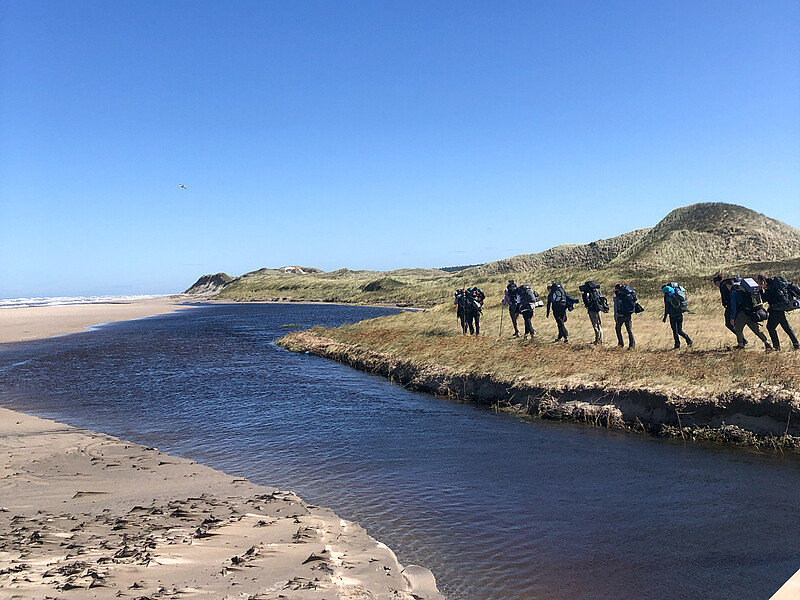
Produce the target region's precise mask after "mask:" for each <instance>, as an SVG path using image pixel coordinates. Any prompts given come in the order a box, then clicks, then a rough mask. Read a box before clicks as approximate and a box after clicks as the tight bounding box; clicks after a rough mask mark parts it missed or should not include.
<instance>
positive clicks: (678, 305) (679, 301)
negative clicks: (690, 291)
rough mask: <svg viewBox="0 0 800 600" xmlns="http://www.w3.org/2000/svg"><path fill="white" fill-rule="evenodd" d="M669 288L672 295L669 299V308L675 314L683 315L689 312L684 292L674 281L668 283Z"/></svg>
mask: <svg viewBox="0 0 800 600" xmlns="http://www.w3.org/2000/svg"><path fill="white" fill-rule="evenodd" d="M669 287H671V288H672V289H673V292H674V293H673V294H672V295H671V296H670V297H669V306H670V308H671V309H672V310H674V311H675V312H678V311H680V312H682V313H685V312H686V311H687V310H689V301H688V298H687V297H686V290H685V289H684V288H682V287H681V286H680V284H678V283H675V282H674V281H672V282H670V284H669Z"/></svg>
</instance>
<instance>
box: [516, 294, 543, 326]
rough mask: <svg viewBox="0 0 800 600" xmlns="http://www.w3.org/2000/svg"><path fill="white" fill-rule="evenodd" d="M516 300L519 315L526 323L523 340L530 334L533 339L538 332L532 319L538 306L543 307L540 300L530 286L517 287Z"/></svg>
mask: <svg viewBox="0 0 800 600" xmlns="http://www.w3.org/2000/svg"><path fill="white" fill-rule="evenodd" d="M515 299H516V303H517V307H518V308H519V314H521V315H522V320H523V321H524V322H525V333H523V334H522V339H525V337H526V336H527V335H528V334H530V336H531V339H533V338H534V337H535V336H536V331H534V329H533V323H532V322H531V319H533V309H534V308H535V307H536V306H537V305H539V306H540V305H541V304H540V303H539V298H538V297H537V295H536V292H534V291H533V290H532V289H531V286H529V285H521V286H519V287H517V289H516V292H515Z"/></svg>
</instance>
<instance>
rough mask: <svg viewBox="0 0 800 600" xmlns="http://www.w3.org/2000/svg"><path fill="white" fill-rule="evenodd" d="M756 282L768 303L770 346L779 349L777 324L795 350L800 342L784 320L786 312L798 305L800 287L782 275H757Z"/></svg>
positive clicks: (799, 347) (799, 303)
mask: <svg viewBox="0 0 800 600" xmlns="http://www.w3.org/2000/svg"><path fill="white" fill-rule="evenodd" d="M758 284H759V285H760V286H761V289H762V290H763V291H764V299H765V300H766V301H767V302H768V303H769V310H768V311H767V314H768V315H769V318H768V319H767V332H769V337H770V339H771V340H772V347H773V348H774V349H775V350H780V349H781V341H780V339H778V325H780V326H781V327H783V331H784V332H785V333H786V335H788V336H789V339H790V340H791V342H792V345H793V346H794V349H795V350H800V343H798V341H797V336H796V335H795V334H794V330H793V329H792V326H791V325H790V324H789V321H787V320H786V313H787V311H790V310H795V309H796V308H799V307H800V301H799V300H798V299H800V287H798V286H797V285H795V284H794V283H789V282H788V281H787V280H786V279H785V278H784V277H766V276H765V275H759V276H758Z"/></svg>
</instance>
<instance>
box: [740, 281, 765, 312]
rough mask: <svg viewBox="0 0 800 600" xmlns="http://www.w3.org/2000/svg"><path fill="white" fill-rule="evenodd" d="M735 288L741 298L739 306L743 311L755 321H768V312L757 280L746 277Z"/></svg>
mask: <svg viewBox="0 0 800 600" xmlns="http://www.w3.org/2000/svg"><path fill="white" fill-rule="evenodd" d="M735 286H736V287H735V289H736V292H737V295H738V297H739V306H740V307H741V308H742V310H743V311H744V312H746V313H747V314H748V315H750V318H751V319H753V320H754V321H764V320H766V318H767V311H766V310H765V309H764V300H763V299H762V298H761V288H760V287H759V286H758V284H757V283H756V282H755V280H754V279H751V278H750V277H745V278H744V279H742V280H741V281H740V282H738V283H737V284H735Z"/></svg>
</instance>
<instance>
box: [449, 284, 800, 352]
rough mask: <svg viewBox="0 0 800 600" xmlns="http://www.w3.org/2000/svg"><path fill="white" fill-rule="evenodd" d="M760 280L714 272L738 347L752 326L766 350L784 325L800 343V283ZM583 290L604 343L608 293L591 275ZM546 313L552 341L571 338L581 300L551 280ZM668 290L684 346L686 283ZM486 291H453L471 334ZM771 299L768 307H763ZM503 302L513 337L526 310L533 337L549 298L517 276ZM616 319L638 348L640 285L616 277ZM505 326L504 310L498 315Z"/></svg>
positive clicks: (667, 304) (668, 308)
mask: <svg viewBox="0 0 800 600" xmlns="http://www.w3.org/2000/svg"><path fill="white" fill-rule="evenodd" d="M756 279H757V281H756V280H754V279H752V278H741V277H739V276H730V277H723V276H722V274H717V275H715V276H714V279H713V282H714V284H715V285H717V286H718V287H719V289H720V294H721V299H722V305H723V307H724V308H725V326H726V327H727V328H728V329H730V330H731V331H732V332H733V333H735V334H736V339H737V345H736V347H737V348H744V346H745V344H747V340H746V339H745V338H744V328H745V327H749V328H750V329H751V330H752V331H753V333H755V335H756V336H758V338H759V339H760V340H761V341H762V342H764V346H765V348H766V349H767V350H772V349H773V348H774V349H775V350H780V340H779V339H778V332H777V328H778V325H780V326H781V327H782V328H783V330H784V331H785V332H786V334H787V335H788V336H789V339H790V340H791V341H792V344H793V345H794V348H795V350H797V349H800V346H798V340H797V337H796V336H795V334H794V331H793V330H792V327H791V325H789V322H788V321H787V319H786V312H787V311H790V310H794V309H796V308H800V287H798V286H797V285H795V284H794V283H789V282H788V281H787V280H786V279H785V278H783V277H766V276H764V275H759V276H758V277H757V278H756ZM578 289H579V290H580V291H581V300H582V301H583V304H584V306H585V308H586V311H587V313H588V315H589V321H590V322H591V324H592V329H593V330H594V336H595V337H594V342H593V343H594V344H597V345H601V344H602V343H603V327H602V318H601V314H602V313H608V312H610V311H611V307H609V303H608V299H607V298H606V297H605V296H603V294H602V292H601V291H600V284H599V283H597V282H596V281H587V282H586V283H584V284H583V285H581V286H579V288H578ZM547 292H548V293H547V303H546V317H548V318H549V317H550V313H551V312H552V313H553V318H554V319H555V321H556V325H557V327H558V337H556V339H554V340H553V341H554V342H567V341H568V340H569V331H568V330H567V326H566V323H567V314H568V313H569V311H571V310H573V309H574V308H575V305H576V304H578V303H579V302H580V301H581V300H578V299H576V298H573V297H572V296H570V295H569V294H568V293H567V292H566V290H565V289H564V286H563V285H562V284H561V283H558V282H554V283H552V284H551V285H549V286H547ZM661 292H662V293H663V294H664V316H663V318H662V322H664V323H666V321H667V318H669V323H670V327H671V329H672V336H673V340H674V342H675V345H674V348H676V349H677V348H680V347H681V339H683V340H684V341H685V342H686V345H687V346H691V345H692V339H691V338H690V337H689V335H688V334H687V333H686V332H685V331H684V330H683V315H684V313H685V312H687V311H688V307H689V304H688V297H687V292H686V289H685V288H683V287H682V286H681V285H680V284H679V283H677V282H675V281H672V282H670V283H668V284H666V285H664V286H662V288H661ZM485 299H486V295H485V294H484V293H483V290H481V289H480V288H478V287H471V288H466V289H464V288H462V289H458V290H456V292H455V299H454V301H453V304H455V305H456V306H457V315H458V319H459V322H460V323H461V328H462V330H463V332H464V334H465V335H466V333H467V330H469V332H470V334H475V335H479V334H480V316H481V312H482V307H483V303H484V301H485ZM765 301H766V302H767V303H768V305H769V308H768V309H767V308H765V307H764V302H765ZM502 305H503V306H507V307H508V312H509V315H510V317H511V324H512V325H513V327H514V337H519V336H520V331H519V326H518V320H519V317H520V316H522V320H523V323H524V332H523V334H522V337H523V339H525V338H526V337H527V336H528V335H530V337H531V339H533V338H534V337H535V336H536V331H535V330H534V328H533V323H532V319H533V311H534V309H535V308H537V307H543V306H545V302H543V301H542V300H540V299H539V296H538V295H537V294H536V292H535V291H534V290H533V289H531V287H530V286H529V285H519V286H518V285H517V284H516V283H515V282H514V280H513V279H512V280H509V282H508V285H507V286H506V288H505V290H504V291H503V302H502ZM613 308H614V323H615V331H616V334H617V345H618V346H620V347H624V346H625V344H624V341H623V336H622V328H623V327H624V328H625V330H626V332H627V336H628V347H629V348H635V347H636V340H635V339H634V336H633V326H632V317H633V315H634V314H637V313H640V312H643V311H644V308H642V306H641V304H639V299H638V297H637V295H636V290H634V289H633V288H632V287H631V286H629V285H625V284H622V283H618V284H616V285H615V286H614V299H613ZM765 320H766V321H767V331H768V332H769V335H770V337H771V338H772V345H770V343H769V341H767V338H766V336H765V335H764V333H763V332H762V331H761V328H760V325H759V323H760V322H761V321H765ZM500 326H501V331H502V313H501V321H500Z"/></svg>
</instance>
